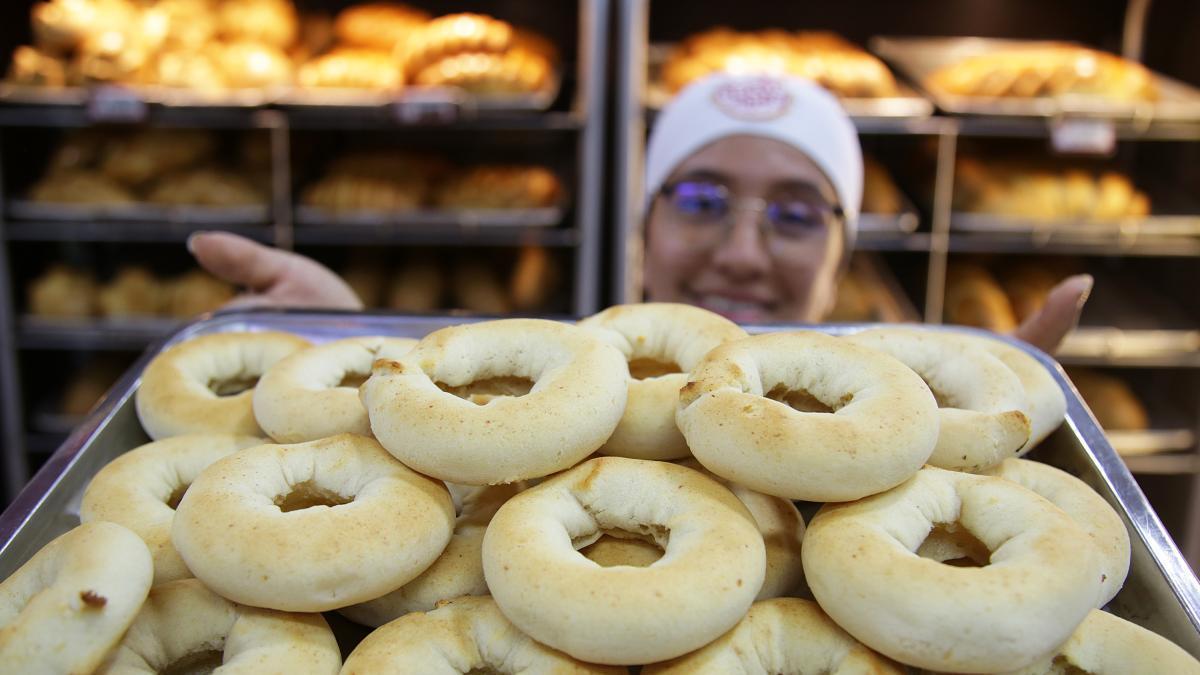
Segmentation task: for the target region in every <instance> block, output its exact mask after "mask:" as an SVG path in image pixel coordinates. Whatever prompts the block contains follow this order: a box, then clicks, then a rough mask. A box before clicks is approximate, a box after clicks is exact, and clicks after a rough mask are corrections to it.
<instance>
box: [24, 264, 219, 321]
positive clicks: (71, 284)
mask: <svg viewBox="0 0 1200 675" xmlns="http://www.w3.org/2000/svg"><path fill="white" fill-rule="evenodd" d="M26 294H27V296H28V302H27V304H28V309H29V313H30V314H31V315H33V316H41V317H54V318H63V319H88V318H92V317H104V318H109V319H130V318H139V317H141V318H145V317H170V318H174V319H189V318H191V317H194V316H196V315H197V314H203V313H205V312H211V311H214V310H216V309H217V308H219V307H220V306H221V305H223V304H225V303H226V302H229V301H230V300H231V299H233V295H234V289H233V286H230V285H229V284H227V283H225V282H224V281H221V280H219V279H217V278H215V277H213V276H212V275H210V274H208V273H207V272H204V271H202V270H199V269H196V270H192V271H190V272H186V273H184V274H181V275H179V276H177V277H174V278H171V279H161V278H158V277H156V276H155V275H154V274H153V273H151V272H150V271H149V270H147V269H146V268H144V267H141V266H138V265H124V266H122V267H120V268H118V269H117V272H116V274H114V275H113V277H112V278H111V279H110V280H109V281H108V282H106V283H103V284H102V283H100V282H98V281H97V280H96V278H95V277H94V276H92V274H91V273H90V272H88V271H86V270H83V269H79V268H74V267H70V266H68V265H63V264H54V265H51V266H50V267H48V268H47V269H46V270H45V271H44V272H42V274H41V275H39V276H38V277H37V278H35V279H34V280H33V281H31V282H30V283H29V285H28V287H27V288H26Z"/></svg>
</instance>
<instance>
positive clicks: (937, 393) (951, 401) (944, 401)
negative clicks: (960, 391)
mask: <svg viewBox="0 0 1200 675" xmlns="http://www.w3.org/2000/svg"><path fill="white" fill-rule="evenodd" d="M925 384H926V385H927V386H928V387H929V391H931V392H933V400H935V401H937V406H938V407H939V408H958V407H961V406H959V405H958V404H957V401H956V400H955V398H954V397H953V396H951V395H950V394H948V393H947V392H945V391H943V390H941V389H939V388H937V387H935V386H933V384H931V383H930V382H929V381H928V380H927V381H926V382H925Z"/></svg>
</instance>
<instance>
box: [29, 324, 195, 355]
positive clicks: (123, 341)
mask: <svg viewBox="0 0 1200 675" xmlns="http://www.w3.org/2000/svg"><path fill="white" fill-rule="evenodd" d="M179 324H180V321H179V320H177V319H168V318H145V319H119V320H118V319H90V320H89V319H53V318H47V317H36V316H22V317H20V318H19V319H18V321H17V344H18V346H19V347H20V348H21V349H60V350H68V351H83V350H94V349H108V350H130V351H141V350H142V349H145V348H146V347H147V346H148V345H150V344H152V343H154V342H156V341H157V340H160V339H162V338H163V337H164V336H166V335H169V334H170V333H171V332H172V331H173V330H175V329H176V328H177V327H178V326H179Z"/></svg>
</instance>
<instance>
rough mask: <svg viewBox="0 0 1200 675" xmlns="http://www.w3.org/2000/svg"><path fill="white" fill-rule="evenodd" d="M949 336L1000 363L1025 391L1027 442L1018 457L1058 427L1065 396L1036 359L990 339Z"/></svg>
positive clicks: (1064, 414)
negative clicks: (1011, 372)
mask: <svg viewBox="0 0 1200 675" xmlns="http://www.w3.org/2000/svg"><path fill="white" fill-rule="evenodd" d="M953 336H954V337H955V338H956V339H958V340H962V341H963V342H965V343H967V344H970V345H972V346H975V347H979V348H980V349H983V350H984V351H986V352H988V353H989V354H991V355H992V356H995V357H996V358H998V359H1000V361H1001V362H1003V363H1004V365H1006V366H1008V367H1009V369H1010V370H1012V371H1013V372H1014V373H1016V375H1017V379H1019V380H1020V381H1021V386H1023V387H1024V388H1025V398H1026V401H1028V405H1029V410H1028V412H1029V425H1030V431H1029V441H1028V442H1027V443H1026V444H1025V446H1024V447H1022V448H1021V451H1020V452H1019V453H1018V456H1020V455H1023V454H1025V453H1026V452H1029V451H1030V450H1031V449H1033V448H1034V447H1036V446H1037V444H1038V443H1041V442H1042V441H1043V440H1045V438H1046V437H1047V436H1049V435H1050V433H1051V432H1053V431H1054V430H1055V429H1057V428H1058V427H1059V426H1060V425H1061V424H1062V422H1063V418H1064V417H1065V416H1066V414H1067V397H1066V394H1064V393H1063V390H1062V387H1060V386H1058V382H1057V381H1055V379H1054V376H1053V375H1051V374H1050V371H1049V370H1047V369H1046V367H1045V366H1043V365H1042V364H1041V363H1039V362H1038V360H1037V359H1035V358H1033V357H1032V356H1030V355H1029V354H1027V353H1025V352H1024V351H1022V350H1020V349H1018V348H1017V347H1014V346H1012V345H1010V344H1008V343H1007V342H1004V341H1003V340H1000V339H997V338H994V337H987V336H984V335H973V334H971V333H954V334H953Z"/></svg>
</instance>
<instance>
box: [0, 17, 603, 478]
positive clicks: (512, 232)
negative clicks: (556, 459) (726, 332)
mask: <svg viewBox="0 0 1200 675" xmlns="http://www.w3.org/2000/svg"><path fill="white" fill-rule="evenodd" d="M493 5H496V9H498V10H502V9H503V3H496V2H489V1H488V0H481V1H480V2H478V3H475V4H474V6H472V7H470V8H468V9H471V10H474V11H489V8H490V7H492V6H493ZM446 11H450V10H446ZM460 11H461V10H460ZM501 15H502V14H501ZM502 16H503V15H502ZM574 16H575V22H576V26H577V35H578V39H577V40H575V41H571V40H567V42H566V43H565V45H564V46H565V47H566V48H567V49H574V50H576V52H575V54H574V55H573V56H571V57H570V58H568V59H566V62H567V63H573V64H574V66H575V70H574V71H573V73H571V74H569V78H570V81H571V83H572V85H573V88H572V89H571V92H572V96H571V98H570V99H569V100H567V101H565V103H563V102H560V103H558V104H556V105H554V106H552V107H551V109H549V110H547V111H542V112H533V111H531V112H523V111H499V110H497V111H489V110H485V109H474V108H472V107H470V106H465V107H462V108H460V109H456V110H455V114H453V115H451V116H449V117H446V116H444V114H445V110H442V111H440V112H441V115H440V116H435V118H430V117H429V116H427V115H424V114H422V111H421V110H419V109H417V110H413V109H402V108H401V106H399V105H393V104H384V105H380V106H377V107H345V106H327V107H318V106H308V107H299V106H287V105H281V106H277V107H263V108H236V107H203V108H202V107H185V106H178V107H175V106H164V105H157V104H151V105H149V106H148V107H147V109H146V111H145V112H146V114H145V118H144V119H143V120H141V121H140V124H142V125H145V126H159V127H180V128H189V127H190V128H204V129H216V130H238V129H261V130H264V131H265V132H266V133H268V134H269V135H270V139H271V160H272V167H271V168H272V190H271V203H270V222H269V223H267V224H261V225H251V224H232V225H221V226H213V225H210V224H190V223H180V222H174V223H163V222H154V223H146V222H120V221H109V222H45V221H31V220H9V219H6V216H7V214H8V209H7V199H6V197H7V195H5V194H4V193H3V190H4V188H5V187H7V184H6V183H5V181H4V179H3V178H4V177H3V176H2V175H0V202H3V203H4V204H5V209H4V213H3V214H2V215H0V387H2V390H0V434H2V442H3V449H4V453H3V458H2V459H3V472H4V476H5V484H4V485H3V488H4V491H5V492H6V493H7V494H8V495H9V496H10V497H11V496H12V495H15V494H16V492H17V490H19V489H20V487H21V486H22V485H23V484H24V483H25V481H26V480H27V479H28V477H29V463H28V461H27V452H26V449H27V446H36V448H41V449H43V450H44V448H45V446H46V445H47V444H48V441H47V438H46V434H38V433H36V432H30V431H29V430H27V429H26V424H25V420H26V412H27V411H26V410H25V408H24V406H23V404H22V399H23V394H22V386H21V379H20V378H21V373H20V358H19V354H20V353H21V352H22V351H23V350H26V349H30V348H36V349H40V350H68V351H75V350H94V349H109V350H136V351H140V350H141V349H144V348H145V347H146V346H147V345H150V344H152V343H153V342H155V341H157V340H158V339H159V338H161V337H162V336H164V335H165V334H167V333H168V332H170V330H171V328H172V327H173V326H175V325H176V324H175V322H172V321H149V322H134V323H130V322H106V321H100V320H97V321H88V322H76V323H71V322H47V321H39V320H34V319H31V318H28V317H20V316H18V315H17V311H16V301H15V298H16V297H17V295H16V293H18V292H19V291H20V289H18V288H16V287H15V285H14V284H15V282H14V279H12V277H11V269H12V268H11V266H10V265H9V264H8V261H9V258H10V257H12V256H13V255H14V253H13V250H12V249H13V247H14V246H17V247H19V246H21V245H22V244H24V243H28V242H115V243H163V244H172V243H182V242H184V241H186V239H187V237H188V235H189V234H191V233H192V232H193V231H196V230H211V229H222V230H226V231H231V232H236V233H239V234H243V235H246V236H249V237H252V238H254V239H257V240H259V241H263V242H265V243H271V244H274V245H276V246H279V247H281V248H284V249H292V248H294V247H296V246H348V245H369V246H425V247H461V246H481V247H515V246H521V245H526V244H536V245H541V246H545V247H547V248H552V249H556V250H559V251H564V252H565V253H564V255H566V256H570V259H571V266H570V275H569V281H568V283H570V284H571V289H572V292H571V296H570V310H571V312H572V313H575V314H589V313H592V312H595V311H596V310H597V309H598V308H599V302H600V288H599V276H600V255H601V253H600V247H601V244H602V240H601V233H600V222H601V221H600V215H601V214H600V211H601V205H602V201H601V200H602V197H603V195H602V180H603V170H604V154H603V153H604V133H605V126H604V125H605V114H606V105H607V103H606V102H607V98H606V92H607V79H606V78H607V67H608V64H607V60H606V59H607V44H608V43H607V41H608V35H609V16H610V3H609V0H578V2H577V3H576V9H575V10H574ZM12 46H14V45H6V46H5V48H11V47H12ZM562 95H564V94H561V93H560V96H562ZM96 123H97V119H96V118H95V117H94V116H93V115H92V114H90V113H89V110H88V109H87V108H86V107H85V106H83V105H5V106H3V107H0V151H3V142H4V134H5V132H6V131H11V130H13V129H14V128H62V129H72V128H81V127H88V126H92V125H94V124H96ZM426 130H429V131H436V132H439V133H453V134H457V133H459V132H463V133H490V134H497V135H503V134H506V133H509V132H519V133H523V134H538V135H540V136H541V135H545V136H549V135H555V137H564V138H568V139H569V142H568V143H564V145H566V146H568V147H569V148H570V153H569V154H570V155H571V157H570V162H571V166H572V167H573V168H572V172H571V174H570V175H571V176H572V178H573V180H572V182H570V183H569V190H568V191H569V193H570V194H571V200H572V201H571V204H570V207H569V208H566V209H563V210H562V212H561V215H560V217H559V219H560V220H561V221H562V222H557V223H554V224H550V225H541V226H513V225H495V224H488V223H480V222H471V220H470V219H469V218H468V219H467V222H458V223H453V222H442V221H441V220H439V221H438V222H430V223H420V222H416V223H411V224H409V223H406V224H404V226H399V225H396V226H386V227H385V226H360V225H353V226H350V225H339V224H333V223H330V224H304V225H301V224H298V223H297V222H296V219H295V218H294V217H293V213H294V204H295V201H296V197H297V195H296V194H294V192H295V191H294V190H293V185H292V175H291V174H292V167H291V155H292V152H291V149H292V146H291V144H292V142H293V136H292V134H293V132H295V131H304V132H308V133H339V132H344V131H381V132H388V131H402V132H404V133H406V134H414V133H415V134H420V133H422V132H424V131H426ZM559 154H563V153H559ZM523 158H524V159H525V160H528V161H538V158H537V157H536V156H534V153H532V152H530V153H526V156H524V157H523ZM558 159H562V158H561V157H558ZM27 441H31V443H27ZM36 448H35V449H36Z"/></svg>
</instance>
